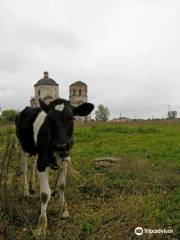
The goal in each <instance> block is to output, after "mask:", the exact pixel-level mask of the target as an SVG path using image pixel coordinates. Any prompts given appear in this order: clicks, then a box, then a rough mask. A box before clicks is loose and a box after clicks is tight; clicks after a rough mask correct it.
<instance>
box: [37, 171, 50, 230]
mask: <svg viewBox="0 0 180 240" xmlns="http://www.w3.org/2000/svg"><path fill="white" fill-rule="evenodd" d="M48 171H49V168H48V167H47V168H46V170H45V171H44V172H40V171H38V176H39V181H40V200H41V214H40V217H39V220H38V228H37V231H36V234H37V235H45V233H46V228H47V215H46V209H47V205H48V202H49V200H50V197H51V190H50V187H49V181H48Z"/></svg>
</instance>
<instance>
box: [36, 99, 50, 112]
mask: <svg viewBox="0 0 180 240" xmlns="http://www.w3.org/2000/svg"><path fill="white" fill-rule="evenodd" d="M39 105H40V107H41V108H42V110H44V111H45V112H46V113H48V112H49V109H50V105H48V104H46V103H45V102H44V101H42V100H41V99H39Z"/></svg>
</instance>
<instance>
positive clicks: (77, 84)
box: [70, 81, 87, 87]
mask: <svg viewBox="0 0 180 240" xmlns="http://www.w3.org/2000/svg"><path fill="white" fill-rule="evenodd" d="M71 86H87V84H86V83H84V82H81V81H77V82H74V83H72V84H71V85H70V87H71Z"/></svg>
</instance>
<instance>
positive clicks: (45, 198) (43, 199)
mask: <svg viewBox="0 0 180 240" xmlns="http://www.w3.org/2000/svg"><path fill="white" fill-rule="evenodd" d="M47 201H48V195H47V194H46V193H44V192H42V193H41V202H42V203H47Z"/></svg>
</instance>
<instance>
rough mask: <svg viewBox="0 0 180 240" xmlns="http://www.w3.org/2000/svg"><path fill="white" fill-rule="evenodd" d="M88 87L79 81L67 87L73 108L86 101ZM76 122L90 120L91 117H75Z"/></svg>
mask: <svg viewBox="0 0 180 240" xmlns="http://www.w3.org/2000/svg"><path fill="white" fill-rule="evenodd" d="M87 93H88V87H87V84H86V83H84V82H81V81H77V82H74V83H72V84H71V85H70V86H69V101H70V102H71V104H72V105H73V106H79V105H80V104H82V103H86V102H87V100H88V94H87ZM76 119H78V120H90V119H91V116H90V115H88V116H86V117H76Z"/></svg>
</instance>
